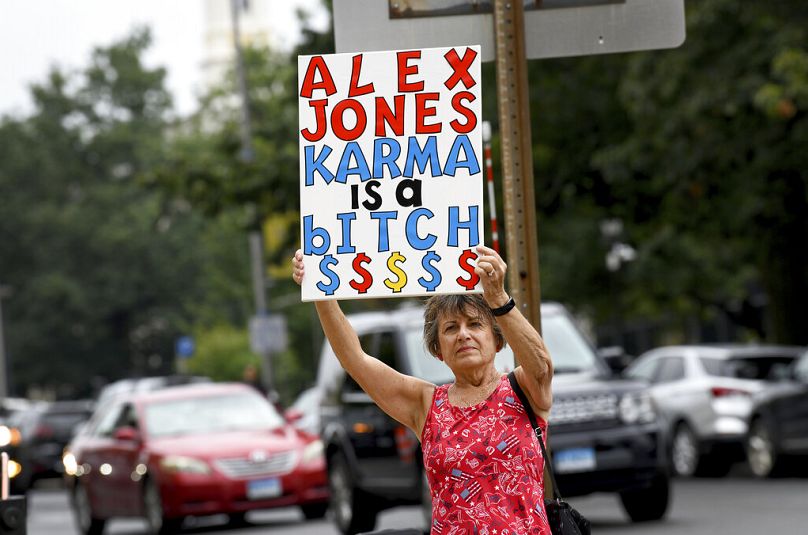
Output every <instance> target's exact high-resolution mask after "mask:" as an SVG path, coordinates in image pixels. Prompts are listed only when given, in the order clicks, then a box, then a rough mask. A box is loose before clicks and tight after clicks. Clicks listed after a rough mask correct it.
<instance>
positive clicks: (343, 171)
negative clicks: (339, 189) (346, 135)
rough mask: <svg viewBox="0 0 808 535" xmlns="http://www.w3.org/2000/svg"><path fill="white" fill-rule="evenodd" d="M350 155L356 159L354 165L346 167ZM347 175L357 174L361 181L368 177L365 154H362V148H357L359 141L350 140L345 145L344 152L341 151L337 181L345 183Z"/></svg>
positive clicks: (349, 163)
mask: <svg viewBox="0 0 808 535" xmlns="http://www.w3.org/2000/svg"><path fill="white" fill-rule="evenodd" d="M352 156H353V158H354V159H355V160H356V167H348V166H349V165H351V157H352ZM348 175H359V178H361V179H362V182H364V181H365V180H368V179H369V178H370V169H369V168H368V162H367V160H365V155H364V154H362V149H361V148H359V143H357V142H356V141H351V142H350V143H348V144H347V145H345V152H343V153H342V158H341V159H340V161H339V169H337V182H339V183H340V184H345V182H346V180H347V176H348Z"/></svg>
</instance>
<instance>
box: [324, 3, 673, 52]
mask: <svg viewBox="0 0 808 535" xmlns="http://www.w3.org/2000/svg"><path fill="white" fill-rule="evenodd" d="M447 3H448V4H452V3H453V4H457V5H460V4H466V5H470V6H479V7H474V9H475V10H476V11H471V12H470V13H469V14H465V15H445V16H444V14H445V13H446V10H445V7H446V6H445V5H444V4H447ZM399 4H402V6H399ZM403 4H411V5H412V9H411V10H410V16H411V18H406V17H405V15H407V12H406V10H402V9H401V8H402V7H405V6H403ZM486 4H487V5H488V9H487V12H486V9H485V7H486ZM490 4H491V2H490V1H487V2H486V1H473V0H431V1H430V0H419V1H414V0H411V1H410V2H404V1H399V0H389V2H382V1H378V0H374V1H372V2H369V1H368V0H334V41H335V43H336V51H337V52H360V51H372V50H390V49H410V48H412V49H415V48H428V47H446V46H462V45H481V46H482V54H481V57H482V60H483V61H493V60H494V57H495V55H496V52H495V44H494V19H493V14H492V13H491V9H490ZM527 4H528V5H529V4H535V1H534V2H527ZM547 4H549V3H547ZM394 6H398V7H394ZM564 6H569V7H564ZM416 7H417V9H416ZM545 7H552V8H553V9H528V7H527V6H526V8H525V14H524V16H525V52H526V56H527V58H528V59H539V58H558V57H566V56H588V55H593V54H609V53H615V52H630V51H637V50H652V49H658V48H675V47H677V46H679V45H681V44H682V43H683V42H684V40H685V8H684V0H625V1H618V2H604V1H602V0H555V1H553V2H552V4H550V5H545ZM467 11H468V10H467ZM433 14H434V15H433Z"/></svg>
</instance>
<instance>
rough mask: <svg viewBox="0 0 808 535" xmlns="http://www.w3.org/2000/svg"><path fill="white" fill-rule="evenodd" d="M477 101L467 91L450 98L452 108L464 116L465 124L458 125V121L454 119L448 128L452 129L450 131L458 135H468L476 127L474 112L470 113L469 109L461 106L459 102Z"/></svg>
mask: <svg viewBox="0 0 808 535" xmlns="http://www.w3.org/2000/svg"><path fill="white" fill-rule="evenodd" d="M476 99H477V97H475V96H474V95H473V94H472V93H469V92H468V91H461V92H460V93H457V94H456V95H454V96H453V97H452V108H454V110H455V111H456V112H457V113H459V114H460V115H462V116H464V117H465V118H466V119H467V120H466V124H460V121H458V120H457V119H455V120H454V121H452V122H451V123H449V126H451V127H452V130H454V131H455V132H457V133H458V134H468V133H469V132H471V131H472V130H474V128H475V127H476V126H477V116H476V115H474V112H473V111H471V110H470V109H469V108H467V107H465V106H463V104H462V103H461V102H460V101H461V100H468V101H469V102H474V101H475V100H476Z"/></svg>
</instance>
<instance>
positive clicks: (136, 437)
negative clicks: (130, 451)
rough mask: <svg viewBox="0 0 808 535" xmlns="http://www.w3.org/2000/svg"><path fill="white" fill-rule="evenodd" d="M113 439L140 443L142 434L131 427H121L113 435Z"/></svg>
mask: <svg viewBox="0 0 808 535" xmlns="http://www.w3.org/2000/svg"><path fill="white" fill-rule="evenodd" d="M112 438H114V439H115V440H121V441H126V442H140V433H139V432H138V430H137V429H135V428H134V427H130V426H124V427H119V428H118V429H116V430H115V432H114V433H112Z"/></svg>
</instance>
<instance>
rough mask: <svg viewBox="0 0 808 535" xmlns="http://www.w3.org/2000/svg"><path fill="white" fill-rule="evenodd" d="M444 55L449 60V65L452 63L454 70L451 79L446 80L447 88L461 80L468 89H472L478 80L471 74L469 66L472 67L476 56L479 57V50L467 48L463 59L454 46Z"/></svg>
mask: <svg viewBox="0 0 808 535" xmlns="http://www.w3.org/2000/svg"><path fill="white" fill-rule="evenodd" d="M443 57H444V58H446V61H448V62H449V65H451V67H452V70H453V71H454V72H453V73H452V75H451V76H450V77H449V79H448V80H446V88H447V89H452V88H453V87H454V86H456V85H457V82H460V81H462V82H463V85H464V86H466V89H471V88H472V87H474V84H476V83H477V82H476V81H475V80H474V78H473V77H472V76H471V75H470V74H469V67H471V64H472V63H473V62H474V58H476V57H477V52H475V51H474V50H472V49H471V48H467V49H466V53H465V54H463V59H460V57H459V56H458V55H457V50H455V49H454V48H453V49H451V50H450V51H448V52H447V53H446V55H445V56H443Z"/></svg>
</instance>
